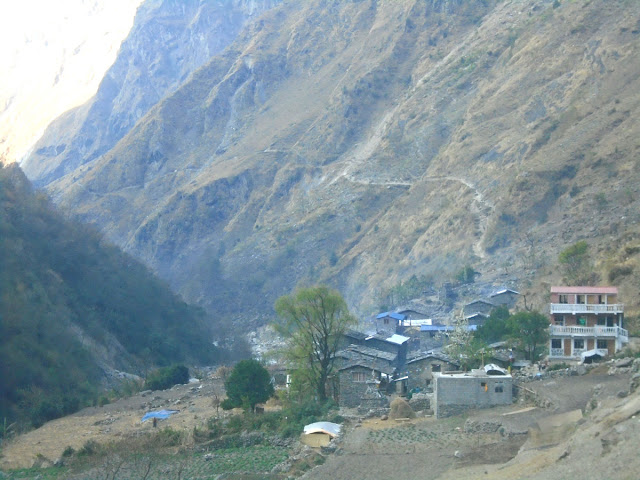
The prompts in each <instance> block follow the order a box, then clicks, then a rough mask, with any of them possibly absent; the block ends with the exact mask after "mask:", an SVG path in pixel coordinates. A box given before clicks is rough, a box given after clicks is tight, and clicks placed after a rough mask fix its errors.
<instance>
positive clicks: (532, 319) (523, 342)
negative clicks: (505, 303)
mask: <svg viewBox="0 0 640 480" xmlns="http://www.w3.org/2000/svg"><path fill="white" fill-rule="evenodd" d="M507 327H508V329H509V332H510V337H511V339H512V341H513V342H514V343H515V344H516V346H517V347H518V348H520V349H521V350H522V351H523V352H524V353H525V356H526V358H527V359H528V360H531V361H532V362H535V361H536V360H538V356H539V352H538V347H540V346H542V345H544V344H545V343H546V342H547V341H548V340H549V318H548V317H547V316H546V315H543V314H542V313H540V312H535V311H533V312H518V313H516V314H514V315H511V317H509V320H507Z"/></svg>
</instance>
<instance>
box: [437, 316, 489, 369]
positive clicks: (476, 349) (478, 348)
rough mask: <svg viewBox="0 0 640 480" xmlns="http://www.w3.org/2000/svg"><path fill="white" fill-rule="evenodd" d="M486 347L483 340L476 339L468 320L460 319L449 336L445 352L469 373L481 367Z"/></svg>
mask: <svg viewBox="0 0 640 480" xmlns="http://www.w3.org/2000/svg"><path fill="white" fill-rule="evenodd" d="M484 347H486V344H485V343H484V342H483V341H482V340H481V339H479V338H476V337H474V335H473V333H472V332H471V331H470V330H469V322H468V321H467V319H466V318H459V319H457V320H456V322H455V325H454V327H453V330H452V331H451V333H449V335H448V343H447V345H445V347H444V351H445V352H446V353H447V355H449V356H450V357H451V358H453V359H454V360H455V361H457V362H458V363H460V367H461V368H462V369H463V370H464V371H467V370H470V369H472V368H476V367H478V366H479V365H480V363H481V362H482V360H481V359H482V352H483V351H484Z"/></svg>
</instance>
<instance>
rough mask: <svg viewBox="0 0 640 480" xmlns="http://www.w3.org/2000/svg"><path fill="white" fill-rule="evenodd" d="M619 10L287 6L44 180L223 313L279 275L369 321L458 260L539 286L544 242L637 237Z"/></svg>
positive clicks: (546, 5)
mask: <svg viewBox="0 0 640 480" xmlns="http://www.w3.org/2000/svg"><path fill="white" fill-rule="evenodd" d="M638 18H640V5H639V4H636V3H635V2H626V3H620V4H616V5H611V4H610V3H606V2H604V0H592V1H590V2H562V3H561V4H560V6H558V3H557V2H551V1H541V0H537V1H536V0H523V1H518V2H497V1H490V0H478V1H444V0H441V1H438V0H433V1H430V2H423V1H413V0H403V1H397V2H380V1H375V0H371V1H358V2H350V1H338V2H323V1H320V0H315V1H309V2H285V3H284V4H282V5H281V6H279V7H277V8H274V9H273V10H270V11H269V12H267V13H266V14H265V15H264V16H262V17H261V18H260V19H259V21H257V22H255V23H254V24H253V25H252V27H251V28H249V29H247V30H245V31H244V32H243V33H242V34H241V35H240V36H239V38H238V39H237V41H236V42H235V43H234V44H233V45H232V46H231V47H230V48H228V49H227V50H225V52H224V53H223V54H222V55H220V56H217V57H215V58H214V59H212V60H211V61H210V62H208V63H207V64H205V65H204V66H203V67H202V68H200V69H199V70H197V71H196V72H195V73H194V74H193V75H192V76H191V77H190V78H189V79H188V80H187V81H186V82H185V83H184V84H183V85H181V86H180V88H178V89H177V90H176V91H175V92H174V93H173V94H171V95H169V96H167V97H166V98H164V99H163V100H162V101H161V102H159V103H158V104H157V105H156V106H155V107H153V108H152V109H151V110H150V111H149V113H148V114H147V115H145V116H144V117H143V118H142V119H141V120H140V121H138V123H137V124H136V125H135V126H134V127H133V128H132V129H131V131H130V132H129V133H128V134H127V135H126V136H125V137H123V139H122V140H121V141H120V142H119V143H118V144H117V145H116V146H115V147H114V148H113V149H111V150H109V151H108V152H106V153H104V154H103V155H101V156H98V157H96V158H95V159H94V160H92V161H91V162H88V163H86V164H84V165H82V166H81V167H79V168H77V169H75V170H74V171H73V172H72V173H70V174H68V175H66V176H64V177H62V178H60V179H59V180H57V181H55V182H53V183H52V184H50V185H49V187H48V188H49V191H50V192H51V193H52V195H53V196H54V198H55V200H56V201H57V202H58V203H60V204H61V205H62V206H64V207H65V208H69V209H70V210H72V211H73V212H74V213H75V214H77V215H79V216H80V217H82V218H84V219H85V220H88V221H92V222H96V223H98V224H99V225H100V226H101V227H102V228H103V229H104V230H105V232H107V234H108V235H109V236H110V237H111V238H112V239H114V240H115V241H116V242H117V243H119V244H120V245H123V246H124V247H125V248H126V249H127V250H128V251H130V252H132V253H134V254H135V255H137V256H139V257H141V258H143V259H144V260H145V261H146V262H148V263H149V264H150V265H152V266H153V268H154V269H156V270H157V271H158V272H160V274H161V275H162V276H164V277H165V278H167V279H168V280H169V281H170V282H171V283H172V285H173V286H174V287H175V288H177V289H178V290H179V291H180V292H182V293H183V294H184V295H185V297H186V298H188V299H190V300H193V301H197V302H199V303H201V304H203V305H205V306H207V307H208V308H210V309H215V310H216V311H220V312H222V313H225V314H227V315H231V316H234V315H235V316H236V317H237V318H245V319H246V318H254V319H255V318H261V317H263V316H264V317H266V316H269V315H270V314H271V305H272V303H273V300H274V299H275V298H276V297H277V296H278V295H281V294H283V293H285V292H287V291H288V290H289V289H291V288H293V287H294V286H295V285H296V284H299V283H302V284H304V283H315V282H329V283H332V284H334V285H336V286H338V287H339V288H340V289H341V290H342V291H343V292H344V293H345V294H346V295H347V298H348V300H349V302H350V304H351V305H352V306H353V307H355V308H357V309H358V310H359V311H361V312H370V311H372V309H373V308H375V305H376V302H377V300H378V299H379V297H380V292H381V291H382V290H384V289H385V288H388V287H389V286H391V285H393V284H395V283H396V282H398V281H400V280H402V279H405V278H407V277H408V276H410V275H412V274H424V275H427V276H428V277H430V278H431V279H432V280H433V282H434V284H437V283H438V282H442V281H443V280H447V279H449V278H451V276H452V273H453V272H454V271H455V270H456V269H459V268H460V267H461V266H463V265H465V264H473V265H474V267H475V268H476V269H477V270H479V271H480V272H481V273H482V275H483V278H484V279H485V280H487V281H493V282H496V283H500V282H506V281H512V282H520V284H521V285H523V284H524V282H525V281H530V280H531V272H532V271H537V272H538V274H539V275H541V276H543V275H549V278H550V279H551V281H559V276H558V275H557V274H555V273H554V272H549V271H548V270H547V269H548V267H546V266H545V265H549V264H550V263H551V262H552V259H553V258H555V257H556V256H557V253H558V251H559V250H560V249H561V248H563V247H564V246H566V245H568V244H570V243H572V242H574V241H576V240H578V239H582V238H586V239H588V240H589V242H590V243H591V244H592V246H593V247H594V248H593V250H594V252H596V253H597V254H599V255H600V256H601V257H602V258H605V255H608V254H609V253H610V252H613V251H614V250H615V249H616V248H618V247H623V246H624V245H625V244H626V243H628V242H630V241H633V238H635V237H634V235H635V232H636V231H637V227H636V224H637V221H638V219H639V218H638V214H637V211H638V209H637V208H636V207H637V206H638V199H637V193H638V186H637V185H638V183H637V181H636V180H637V174H636V170H637V169H636V168H635V164H636V160H635V158H636V150H637V148H638V147H637V145H636V141H635V140H634V138H635V137H636V132H637V131H638V129H639V125H638V122H637V120H636V119H637V118H638V116H637V115H635V114H634V112H635V111H636V109H637V108H638V100H639V96H638V95H639V94H638V92H640V89H639V88H638V87H639V85H638V81H639V80H638V78H640V77H639V76H638V75H637V73H638V69H639V68H640V62H638V60H637V59H638V58H640V57H638V53H639V52H638V48H639V42H638V31H639V29H638V24H637V22H638ZM608 252H609V253H608ZM625 261H626V260H625ZM602 268H603V274H605V275H606V272H607V270H606V268H608V267H606V265H604V263H603V265H602ZM605 280H606V278H605ZM622 281H623V282H624V281H626V280H625V279H624V278H623V279H622ZM538 283H539V282H538ZM629 285H631V283H629ZM624 288H626V287H623V289H624ZM540 306H542V304H540Z"/></svg>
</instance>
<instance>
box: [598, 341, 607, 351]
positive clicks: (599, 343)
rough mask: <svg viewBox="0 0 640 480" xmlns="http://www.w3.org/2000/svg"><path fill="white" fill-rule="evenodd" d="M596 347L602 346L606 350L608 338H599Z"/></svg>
mask: <svg viewBox="0 0 640 480" xmlns="http://www.w3.org/2000/svg"><path fill="white" fill-rule="evenodd" d="M596 348H601V349H603V350H606V349H607V348H608V347H607V341H606V340H598V341H597V343H596Z"/></svg>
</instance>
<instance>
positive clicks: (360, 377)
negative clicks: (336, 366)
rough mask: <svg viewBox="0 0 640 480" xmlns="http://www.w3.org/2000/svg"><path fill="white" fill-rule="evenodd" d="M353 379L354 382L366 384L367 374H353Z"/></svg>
mask: <svg viewBox="0 0 640 480" xmlns="http://www.w3.org/2000/svg"><path fill="white" fill-rule="evenodd" d="M351 379H352V380H353V381H354V382H366V381H367V374H366V373H365V372H351Z"/></svg>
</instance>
